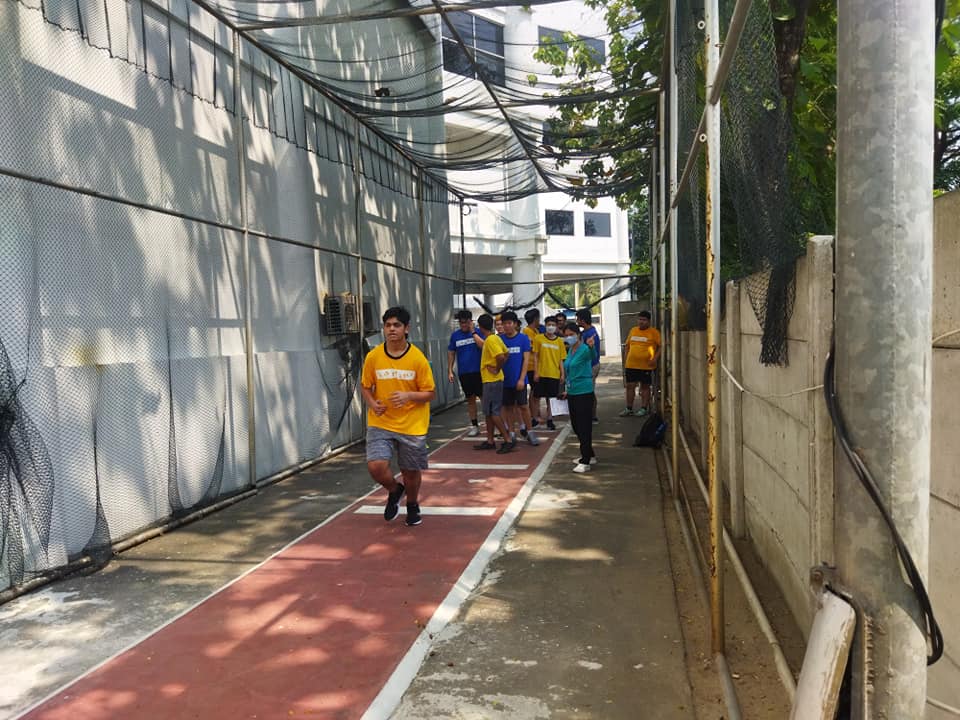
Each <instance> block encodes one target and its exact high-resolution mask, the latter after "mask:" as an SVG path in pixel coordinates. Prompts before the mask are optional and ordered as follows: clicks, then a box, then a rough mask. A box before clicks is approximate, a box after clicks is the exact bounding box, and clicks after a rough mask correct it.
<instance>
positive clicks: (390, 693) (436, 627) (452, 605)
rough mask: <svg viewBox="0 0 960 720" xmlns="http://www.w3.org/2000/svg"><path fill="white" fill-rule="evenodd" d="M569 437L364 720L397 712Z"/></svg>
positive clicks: (514, 504) (530, 481)
mask: <svg viewBox="0 0 960 720" xmlns="http://www.w3.org/2000/svg"><path fill="white" fill-rule="evenodd" d="M569 434H570V428H564V429H563V430H562V431H561V432H560V435H559V436H558V437H557V442H555V443H553V446H552V447H551V448H550V449H549V450H548V451H547V454H546V455H544V456H543V459H542V460H541V461H540V464H539V465H537V467H536V469H535V470H534V471H533V473H532V474H531V475H530V477H529V478H527V481H526V482H525V483H524V484H523V487H522V488H520V492H518V493H517V495H516V497H514V498H513V500H512V501H511V503H510V504H509V505H508V506H507V509H506V510H505V511H504V513H503V515H501V516H500V519H499V520H498V521H497V524H496V525H494V527H493V530H491V531H490V534H489V535H487V539H486V540H485V541H484V542H483V545H481V546H480V549H479V550H477V552H476V554H475V555H474V556H473V559H472V560H471V561H470V564H469V565H467V567H466V569H465V570H464V571H463V573H462V574H461V575H460V577H459V579H458V580H457V582H456V583H454V586H453V588H452V589H451V590H450V592H449V593H447V597H446V598H445V599H444V601H443V602H442V603H440V605H439V607H437V609H436V611H435V612H434V613H433V617H431V618H430V621H429V622H428V623H427V625H426V627H424V628H423V630H422V631H421V632H420V635H419V636H418V637H417V639H416V640H415V641H414V642H413V645H412V646H411V647H410V649H409V650H407V654H406V655H404V656H403V659H402V660H401V661H400V663H399V664H398V665H397V668H396V670H394V671H393V674H392V675H391V676H390V679H389V680H387V683H386V684H385V685H384V686H383V688H382V689H381V690H380V693H379V694H378V695H377V697H375V698H374V699H373V702H372V703H370V707H368V708H367V711H366V712H365V713H364V714H363V717H362V718H361V720H387V718H389V717H390V716H391V715H392V714H393V711H394V710H396V709H397V706H398V705H399V704H400V700H401V699H402V698H403V694H404V693H405V692H406V691H407V688H408V687H410V683H412V682H413V679H414V678H415V677H416V676H417V672H418V671H419V669H420V665H422V664H423V660H424V658H426V657H427V653H429V652H430V645H431V643H432V638H434V637H436V636H437V635H439V634H440V632H441V631H442V630H443V628H444V627H446V625H447V623H449V622H450V621H451V620H453V618H455V617H456V616H457V613H458V612H459V611H460V606H461V605H463V603H464V601H465V600H466V599H467V597H468V596H469V595H470V593H471V592H472V591H473V589H474V588H475V587H476V586H477V585H478V584H479V583H480V579H481V578H482V577H483V571H484V569H485V568H486V567H487V564H488V563H489V562H490V558H492V557H493V555H494V553H496V552H497V550H499V549H500V544H501V543H502V542H503V538H504V536H505V535H506V534H507V531H508V530H509V529H510V527H511V526H512V525H513V523H514V522H515V521H516V519H517V516H518V515H519V514H520V512H521V511H522V510H523V508H524V507H525V506H526V504H527V501H528V500H529V499H530V495H531V493H533V489H534V488H535V487H536V486H537V484H538V483H539V482H540V480H541V479H542V478H543V476H544V475H545V474H546V472H547V468H549V467H550V463H551V462H552V461H553V458H554V457H556V455H557V453H558V452H560V448H561V447H563V441H564V440H566V439H567V436H568V435H569Z"/></svg>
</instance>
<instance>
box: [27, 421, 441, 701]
mask: <svg viewBox="0 0 960 720" xmlns="http://www.w3.org/2000/svg"><path fill="white" fill-rule="evenodd" d="M454 439H456V438H454ZM452 442H453V440H447V442H445V443H443V444H441V445H439V446H438V447H437V448H436V450H433V451H431V452H430V455H432V454H433V453H435V452H438V451H439V450H442V449H443V448H445V447H446V446H447V445H449V444H450V443H452ZM394 477H400V473H397V474H396V475H394ZM380 489H381V486H380V485H376V486H375V487H373V488H371V489H370V491H369V492H367V493H364V494H363V495H361V496H360V497H358V498H357V499H355V500H352V501H351V502H349V503H347V504H346V505H344V506H343V507H342V508H340V509H339V510H337V511H336V512H335V513H333V515H331V516H330V517H328V518H326V519H325V520H323V522H320V523H318V524H317V525H315V526H314V527H312V528H311V529H309V530H307V531H306V532H304V533H303V534H302V535H300V536H299V537H297V538H295V539H293V540H291V541H290V542H288V543H287V544H286V545H284V546H283V547H282V548H280V549H279V550H277V551H276V552H275V553H273V554H272V555H270V556H269V557H267V558H266V559H264V560H262V561H261V562H259V563H257V564H256V565H254V566H253V567H252V568H250V569H249V570H247V571H245V572H243V573H241V574H240V575H238V576H237V577H235V578H234V579H233V580H231V581H230V582H228V583H226V584H225V585H223V586H222V587H220V588H218V589H216V590H214V591H213V592H211V593H210V594H209V595H207V596H206V597H204V598H201V599H200V600H198V601H197V602H195V603H194V604H193V605H191V606H190V607H188V608H187V609H186V610H183V611H182V612H180V613H177V614H176V615H174V616H173V617H172V618H170V619H169V620H167V621H166V622H164V623H162V624H160V625H158V626H157V627H156V628H154V629H153V630H150V631H149V632H146V633H144V634H143V635H142V636H141V637H140V638H138V639H137V640H134V641H133V642H131V643H130V644H128V645H127V646H126V647H124V648H123V649H121V650H118V651H117V652H115V653H114V654H113V655H111V656H110V657H108V658H106V659H105V660H101V661H100V662H98V663H97V664H96V665H93V666H92V667H90V668H88V669H87V670H86V671H85V672H83V673H81V674H80V675H78V676H77V677H75V678H73V680H70V681H69V682H66V683H64V684H63V685H61V686H60V687H58V688H57V689H56V690H54V691H53V692H51V693H49V694H47V695H46V696H44V697H43V698H41V699H40V700H37V701H36V702H35V703H33V704H32V705H30V706H29V707H27V708H25V709H23V710H20V711H19V712H18V713H17V714H16V715H14V716H13V717H11V718H10V720H18V718H22V717H23V716H24V715H28V714H30V713H31V712H33V711H34V710H36V709H37V708H38V707H40V706H41V705H43V704H44V703H46V702H48V701H50V700H52V699H53V698H55V697H56V696H57V695H60V694H61V693H62V692H64V691H65V690H67V689H68V688H70V687H72V686H74V685H76V684H77V683H78V682H80V681H81V680H83V679H84V678H85V677H87V676H88V675H92V674H93V673H95V672H96V671H97V670H99V669H100V668H102V667H103V666H104V665H106V664H107V663H109V662H111V661H112V660H114V659H116V658H118V657H120V656H121V655H123V654H124V653H125V652H127V651H128V650H132V649H133V648H135V647H136V646H137V645H139V644H140V643H142V642H144V641H145V640H147V639H149V638H151V637H153V636H154V635H156V634H157V633H158V632H160V631H161V630H163V629H164V628H165V627H167V626H168V625H172V624H173V623H175V622H176V621H177V620H179V619H180V618H182V617H183V616H184V615H186V614H187V613H189V612H192V611H194V610H196V609H197V608H198V607H200V606H201V605H203V604H204V603H205V602H206V601H207V600H209V599H210V598H212V597H215V596H216V595H219V594H220V593H222V592H223V591H224V590H226V589H227V588H228V587H230V586H231V585H233V584H234V583H237V582H240V581H241V580H243V578H245V577H246V576H247V575H249V574H250V573H252V572H254V571H255V570H259V569H260V568H261V567H263V566H264V565H266V564H267V563H268V562H270V561H271V560H273V559H274V558H275V557H277V556H278V555H280V553H282V552H284V551H285V550H287V548H290V547H293V546H294V545H296V544H297V543H298V542H300V541H301V540H303V539H304V538H306V537H307V536H308V535H309V534H310V533H312V532H314V531H315V530H319V529H320V528H322V527H323V526H324V525H326V524H328V523H330V522H331V521H333V520H335V519H336V518H338V517H340V516H341V515H343V514H344V513H345V512H347V511H348V510H349V509H350V508H352V507H353V506H354V505H356V504H357V503H358V502H360V501H361V500H364V499H366V498H368V497H370V496H371V495H373V494H374V493H375V492H377V491H379V490H380ZM382 511H383V508H382V507H381V512H382ZM408 684H409V683H408Z"/></svg>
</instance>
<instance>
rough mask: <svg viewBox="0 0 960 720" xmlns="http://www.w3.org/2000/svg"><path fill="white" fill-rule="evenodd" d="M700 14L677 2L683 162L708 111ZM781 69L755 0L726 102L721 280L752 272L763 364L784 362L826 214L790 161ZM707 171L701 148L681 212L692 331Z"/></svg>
mask: <svg viewBox="0 0 960 720" xmlns="http://www.w3.org/2000/svg"><path fill="white" fill-rule="evenodd" d="M735 5H736V2H735V0H721V2H720V20H721V36H725V35H726V33H727V29H728V27H729V22H730V18H731V16H732V14H733V9H734V6H735ZM703 19H704V18H703V4H702V2H698V0H679V1H678V4H677V29H676V49H677V55H676V63H677V88H678V105H679V107H678V115H679V119H678V125H679V127H678V129H677V132H678V138H679V140H680V142H679V145H680V158H679V166H680V168H683V166H684V163H685V162H686V154H687V153H688V151H689V147H690V143H691V142H692V140H693V138H694V133H695V132H696V130H697V126H698V124H699V121H700V117H701V114H702V112H703V105H704V84H705V77H704V67H705V61H704V59H703V43H704V34H703V30H702V28H701V25H702V21H703ZM778 72H779V71H778V67H777V58H776V52H775V42H774V33H773V20H772V17H771V14H770V7H769V3H765V2H757V3H752V4H751V6H750V10H749V14H748V17H747V21H746V24H745V26H744V30H743V35H742V37H741V39H740V43H739V45H738V49H737V52H736V53H735V54H734V56H733V62H732V65H731V68H730V74H729V77H728V79H727V82H726V86H725V89H724V93H723V97H722V100H721V131H720V137H721V143H720V144H721V157H720V179H721V205H720V208H721V236H722V243H723V254H722V257H723V258H724V262H725V265H724V267H723V268H722V273H723V275H724V279H730V278H747V280H746V282H745V286H746V290H747V294H748V296H749V298H750V304H751V306H752V307H753V310H754V313H755V314H756V316H757V320H758V321H759V324H760V327H761V328H762V330H763V338H762V349H761V356H760V360H761V362H763V363H765V364H785V363H786V362H787V360H788V358H787V328H788V324H789V321H790V316H791V314H792V312H793V303H794V292H795V285H794V279H795V278H794V272H795V267H796V263H795V260H796V259H797V258H798V257H799V256H800V255H802V254H803V252H804V250H805V247H806V236H807V234H808V233H809V232H810V231H811V230H814V229H819V228H820V227H821V225H822V220H823V218H819V217H812V216H811V215H810V212H809V208H810V206H811V204H810V203H805V202H803V198H802V197H801V196H800V195H799V193H801V192H802V189H803V188H802V184H801V183H800V182H798V181H797V179H796V178H795V177H794V172H793V168H792V166H791V152H792V150H793V147H794V136H793V130H792V127H791V123H790V118H789V115H788V108H787V102H786V99H785V98H784V97H783V95H782V94H781V91H780V85H779V77H778ZM704 172H705V166H704V158H703V154H702V153H701V157H700V158H699V160H698V162H697V163H696V165H695V166H694V168H693V172H692V174H691V176H690V183H689V189H688V192H687V193H685V195H684V196H683V197H682V199H681V202H680V204H679V206H678V215H677V222H678V255H679V268H680V275H679V287H678V292H679V295H680V297H681V307H680V313H681V322H682V323H683V322H684V321H685V324H686V327H688V328H690V329H703V328H704V327H705V317H704V304H705V300H706V267H705V260H704V233H705V216H704V207H703V200H702V198H703V186H702V183H701V178H703V177H704Z"/></svg>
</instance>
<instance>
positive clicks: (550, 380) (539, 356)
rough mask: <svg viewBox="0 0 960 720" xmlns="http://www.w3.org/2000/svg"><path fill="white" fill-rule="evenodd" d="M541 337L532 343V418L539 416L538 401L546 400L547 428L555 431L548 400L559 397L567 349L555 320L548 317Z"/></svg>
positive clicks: (537, 337) (538, 336)
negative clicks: (558, 333) (559, 334)
mask: <svg viewBox="0 0 960 720" xmlns="http://www.w3.org/2000/svg"><path fill="white" fill-rule="evenodd" d="M545 331H546V332H545V333H544V334H543V335H537V336H536V338H535V339H534V341H533V353H532V357H533V403H534V405H533V409H532V410H531V414H532V415H533V416H534V417H539V415H540V399H541V398H544V399H545V400H546V403H545V404H546V406H547V408H546V417H547V427H548V428H549V429H550V430H556V429H557V426H556V425H554V423H553V415H552V414H551V412H550V398H555V397H559V396H560V383H561V381H562V378H563V359H564V358H565V357H566V356H567V347H566V344H565V343H564V341H563V338H561V337H559V336H558V335H557V319H556V318H555V317H548V318H547V324H546V327H545Z"/></svg>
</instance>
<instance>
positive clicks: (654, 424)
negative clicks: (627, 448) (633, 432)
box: [633, 412, 667, 448]
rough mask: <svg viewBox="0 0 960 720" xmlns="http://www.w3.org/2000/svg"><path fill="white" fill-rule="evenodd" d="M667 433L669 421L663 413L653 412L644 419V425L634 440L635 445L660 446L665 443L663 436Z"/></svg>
mask: <svg viewBox="0 0 960 720" xmlns="http://www.w3.org/2000/svg"><path fill="white" fill-rule="evenodd" d="M666 433H667V423H666V421H664V419H663V415H661V414H660V413H658V412H652V413H650V414H649V415H647V417H646V419H645V420H644V421H643V427H641V428H640V432H639V433H638V434H637V437H636V439H635V440H634V441H633V445H634V447H652V448H659V447H660V446H661V445H662V444H663V436H664V435H666Z"/></svg>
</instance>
